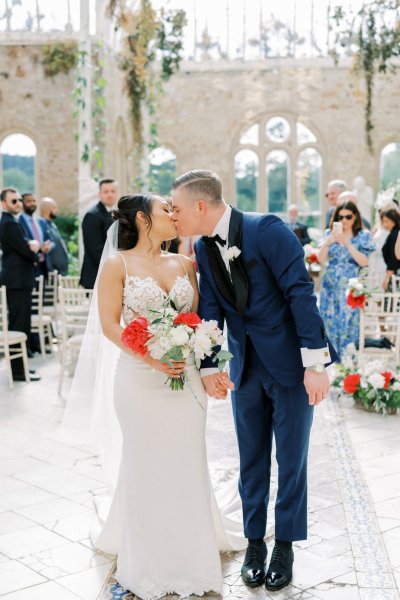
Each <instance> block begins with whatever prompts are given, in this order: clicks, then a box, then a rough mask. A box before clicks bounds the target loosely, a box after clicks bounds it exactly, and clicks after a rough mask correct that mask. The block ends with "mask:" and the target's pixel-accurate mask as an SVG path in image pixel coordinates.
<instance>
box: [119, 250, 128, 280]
mask: <svg viewBox="0 0 400 600" xmlns="http://www.w3.org/2000/svg"><path fill="white" fill-rule="evenodd" d="M118 254H119V255H120V257H121V258H122V262H123V263H124V266H125V278H126V277H128V269H127V267H126V260H125V258H124V255H123V254H122V252H119V253H118Z"/></svg>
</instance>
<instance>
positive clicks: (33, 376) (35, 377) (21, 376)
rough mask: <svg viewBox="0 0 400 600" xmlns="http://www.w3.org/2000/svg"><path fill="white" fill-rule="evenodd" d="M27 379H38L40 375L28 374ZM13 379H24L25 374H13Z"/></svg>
mask: <svg viewBox="0 0 400 600" xmlns="http://www.w3.org/2000/svg"><path fill="white" fill-rule="evenodd" d="M29 379H30V380H31V381H40V380H41V377H40V376H39V375H35V374H33V375H30V376H29ZM13 381H26V379H25V375H13Z"/></svg>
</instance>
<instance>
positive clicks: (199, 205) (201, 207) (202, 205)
mask: <svg viewBox="0 0 400 600" xmlns="http://www.w3.org/2000/svg"><path fill="white" fill-rule="evenodd" d="M196 209H197V212H199V213H201V214H203V215H204V214H205V213H206V212H207V202H206V201H205V200H202V199H201V198H200V199H199V200H197V202H196Z"/></svg>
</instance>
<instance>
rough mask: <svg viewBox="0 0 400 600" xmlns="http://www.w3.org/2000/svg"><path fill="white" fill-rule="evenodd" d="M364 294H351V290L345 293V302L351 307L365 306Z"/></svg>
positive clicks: (362, 307)
mask: <svg viewBox="0 0 400 600" xmlns="http://www.w3.org/2000/svg"><path fill="white" fill-rule="evenodd" d="M366 299H367V298H366V296H365V294H360V296H353V290H351V291H350V292H349V293H348V295H347V304H348V305H349V306H351V308H361V309H364V308H365V301H366Z"/></svg>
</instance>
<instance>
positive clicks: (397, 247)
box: [394, 232, 400, 260]
mask: <svg viewBox="0 0 400 600" xmlns="http://www.w3.org/2000/svg"><path fill="white" fill-rule="evenodd" d="M394 253H395V255H396V258H398V259H399V260H400V232H399V234H398V236H397V242H396V245H395V247H394Z"/></svg>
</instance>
